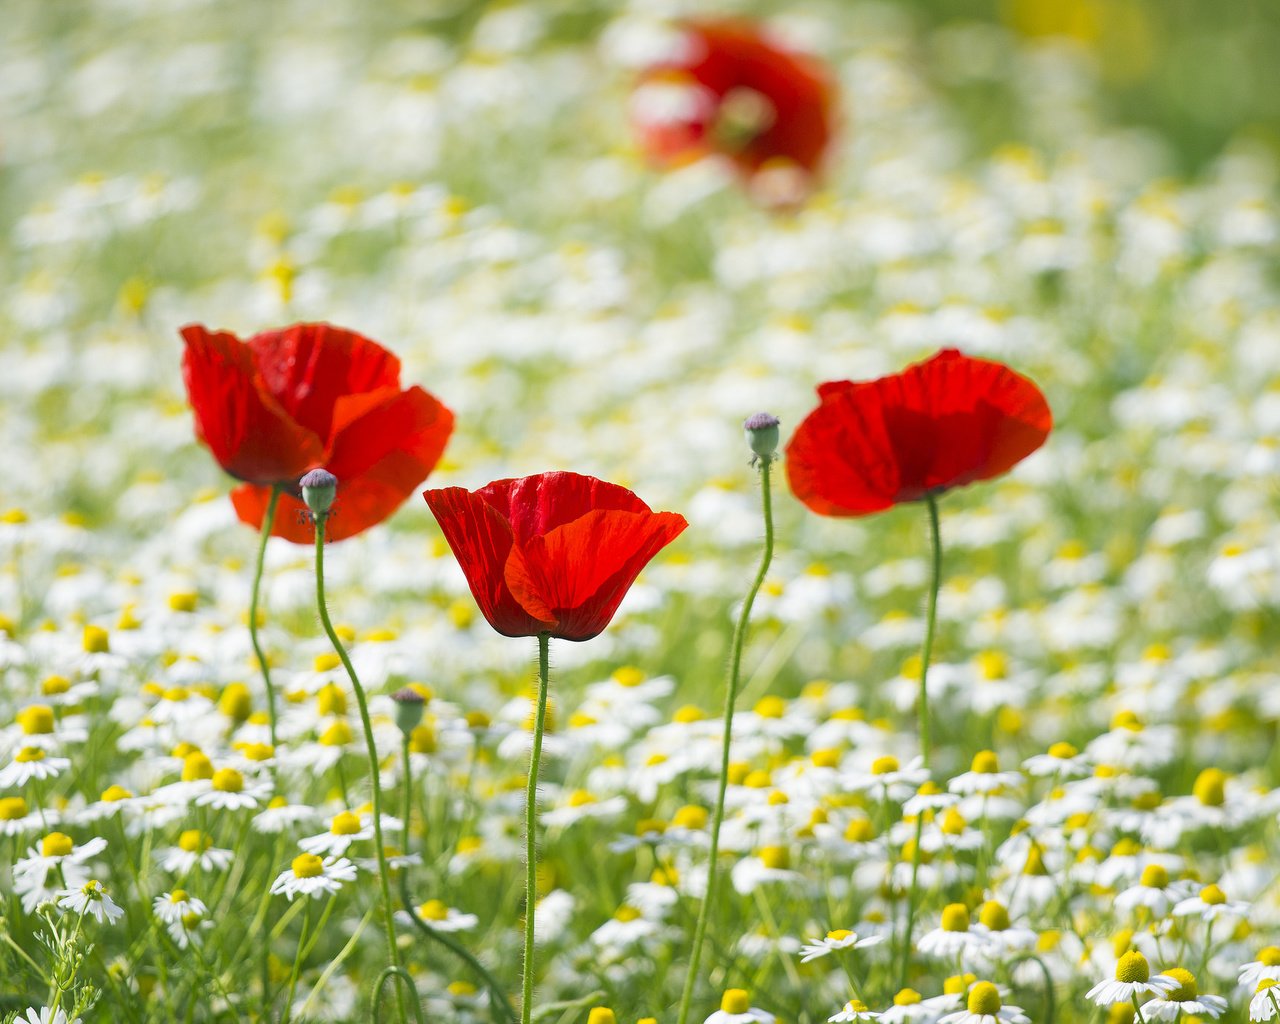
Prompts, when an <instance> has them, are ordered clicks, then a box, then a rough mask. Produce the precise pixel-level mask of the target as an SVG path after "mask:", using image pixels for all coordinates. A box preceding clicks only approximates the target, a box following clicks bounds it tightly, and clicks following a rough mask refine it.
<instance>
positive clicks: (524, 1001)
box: [520, 633, 551, 1024]
mask: <svg viewBox="0 0 1280 1024" xmlns="http://www.w3.org/2000/svg"><path fill="white" fill-rule="evenodd" d="M550 674H551V634H550V633H539V634H538V711H537V715H536V717H535V718H534V721H533V748H532V750H530V752H529V785H528V787H527V788H526V789H525V800H524V844H525V850H524V852H525V880H524V882H525V884H524V976H523V977H522V978H521V983H520V992H521V998H520V1022H521V1024H529V1022H530V1021H531V1020H532V1019H533V924H534V907H535V905H536V904H537V902H538V834H537V825H538V767H539V765H540V764H541V763H542V732H543V729H544V728H545V726H546V721H547V679H548V677H549V676H550Z"/></svg>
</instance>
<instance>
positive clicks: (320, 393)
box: [248, 323, 400, 441]
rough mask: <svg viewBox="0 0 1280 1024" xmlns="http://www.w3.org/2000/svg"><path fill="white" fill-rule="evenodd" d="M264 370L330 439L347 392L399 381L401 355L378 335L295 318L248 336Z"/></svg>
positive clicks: (274, 389)
mask: <svg viewBox="0 0 1280 1024" xmlns="http://www.w3.org/2000/svg"><path fill="white" fill-rule="evenodd" d="M248 344H249V346H250V348H252V350H253V356H254V359H255V360H256V361H257V365H258V369H259V372H261V374H262V378H263V380H264V381H265V382H266V386H267V388H268V390H269V391H270V392H271V394H273V395H275V396H276V398H277V399H278V400H279V402H280V404H281V405H282V406H284V408H285V409H287V410H288V411H289V413H290V415H292V416H293V417H294V419H296V420H297V421H298V422H299V423H302V424H305V425H306V426H307V427H309V428H310V429H311V430H312V431H314V432H315V433H316V434H317V435H318V436H319V437H321V438H323V439H324V440H325V441H330V440H331V433H332V423H333V415H334V408H335V406H336V404H337V402H338V399H339V398H341V397H342V396H344V395H352V394H360V393H363V392H368V391H378V390H381V389H383V388H395V389H397V390H399V387H400V360H399V359H397V358H396V356H395V355H394V354H392V353H391V352H388V351H387V350H386V349H385V348H383V347H382V346H381V345H379V344H378V343H377V342H376V341H371V340H370V339H368V338H366V337H364V336H363V335H361V334H357V333H356V332H355V331H348V330H346V329H344V328H341V327H334V326H333V325H331V324H324V323H319V324H294V325H293V326H292V327H286V328H284V329H283V330H279V331H264V332H262V333H261V334H256V335H254V336H253V337H252V338H250V339H249V343H248Z"/></svg>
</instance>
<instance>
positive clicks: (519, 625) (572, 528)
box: [422, 473, 689, 640]
mask: <svg viewBox="0 0 1280 1024" xmlns="http://www.w3.org/2000/svg"><path fill="white" fill-rule="evenodd" d="M422 496H423V497H424V498H426V500H427V504H428V505H429V506H430V507H431V511H432V512H433V513H434V514H435V517H436V519H437V520H438V521H439V523H440V528H441V529H442V530H443V531H444V536H445V539H446V540H447V541H448V542H449V546H450V547H451V548H452V549H453V553H454V555H455V557H456V558H457V559H458V564H459V565H461V566H462V571H463V573H464V574H465V575H466V577H467V583H468V585H470V587H471V593H472V594H473V595H475V599H476V604H478V605H479V606H480V611H481V612H483V613H484V617H485V618H486V619H488V620H489V625H491V626H492V627H493V628H494V629H496V630H497V631H498V632H499V633H502V634H503V635H504V636H537V635H538V634H540V633H550V634H551V635H552V636H554V637H559V638H560V639H562V640H589V639H591V637H593V636H595V635H596V634H598V633H600V632H601V631H602V630H603V629H604V628H605V627H606V626H607V625H609V620H610V619H612V618H613V614H614V612H616V611H617V610H618V605H619V604H620V603H621V602H622V598H623V597H624V596H625V595H626V593H627V590H628V589H629V588H630V586H631V584H632V583H634V582H635V578H636V577H637V576H638V575H639V574H640V570H641V569H643V568H644V567H645V565H647V564H648V562H649V560H650V559H651V558H653V556H654V555H656V554H657V553H658V552H659V551H661V550H662V549H663V548H664V547H666V546H667V545H668V544H670V543H671V541H673V540H675V538H676V537H677V536H679V534H680V533H681V531H683V530H684V528H685V527H686V526H688V525H689V524H688V523H687V522H685V519H684V516H681V515H677V514H676V513H674V512H653V511H651V510H650V508H649V506H648V505H646V504H645V503H644V502H643V501H641V500H640V499H639V498H638V497H636V496H635V495H634V494H632V493H631V492H630V491H629V490H627V489H626V488H625V487H619V486H618V485H617V484H611V483H607V482H605V481H604V480H597V479H596V478H595V477H590V476H581V475H579V474H577V473H539V474H537V475H536V476H526V477H523V478H521V479H519V480H495V481H494V482H493V483H491V484H486V485H485V486H484V487H481V488H480V489H479V490H478V491H468V490H466V489H464V488H462V487H444V488H440V489H438V490H431V491H425V492H424V493H423V495H422Z"/></svg>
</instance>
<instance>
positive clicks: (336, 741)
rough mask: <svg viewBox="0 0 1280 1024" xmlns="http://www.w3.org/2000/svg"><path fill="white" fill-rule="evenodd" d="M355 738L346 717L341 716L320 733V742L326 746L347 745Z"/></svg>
mask: <svg viewBox="0 0 1280 1024" xmlns="http://www.w3.org/2000/svg"><path fill="white" fill-rule="evenodd" d="M354 738H355V734H354V733H352V731H351V726H350V725H348V724H347V721H346V719H344V718H340V719H338V720H337V721H336V722H334V723H333V724H332V725H330V726H329V728H327V729H325V731H324V732H322V733H321V734H320V742H321V743H322V744H323V745H324V746H326V747H345V746H346V745H347V744H348V743H350V742H351V741H352V739H354Z"/></svg>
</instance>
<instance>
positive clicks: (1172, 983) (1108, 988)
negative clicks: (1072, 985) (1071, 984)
mask: <svg viewBox="0 0 1280 1024" xmlns="http://www.w3.org/2000/svg"><path fill="white" fill-rule="evenodd" d="M1178 987H1179V983H1178V981H1177V980H1176V979H1174V978H1170V977H1167V976H1166V975H1163V974H1157V975H1154V976H1152V974H1151V965H1150V964H1148V963H1147V958H1146V957H1145V956H1143V955H1142V954H1141V953H1139V952H1138V951H1137V950H1136V949H1131V950H1129V952H1127V953H1125V954H1124V955H1123V956H1122V957H1120V959H1119V960H1117V961H1116V973H1115V977H1114V978H1110V979H1107V980H1106V981H1100V982H1098V984H1096V985H1094V986H1093V988H1091V989H1089V991H1088V992H1086V993H1085V998H1086V999H1092V1000H1093V1001H1094V1003H1095V1004H1096V1005H1098V1006H1110V1005H1111V1004H1112V1003H1128V1002H1132V1001H1133V999H1134V997H1136V996H1142V995H1155V996H1162V995H1165V994H1166V993H1168V992H1172V991H1174V990H1175V989H1177V988H1178Z"/></svg>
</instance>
